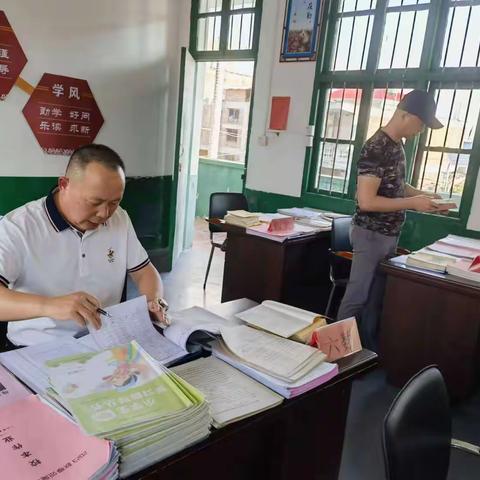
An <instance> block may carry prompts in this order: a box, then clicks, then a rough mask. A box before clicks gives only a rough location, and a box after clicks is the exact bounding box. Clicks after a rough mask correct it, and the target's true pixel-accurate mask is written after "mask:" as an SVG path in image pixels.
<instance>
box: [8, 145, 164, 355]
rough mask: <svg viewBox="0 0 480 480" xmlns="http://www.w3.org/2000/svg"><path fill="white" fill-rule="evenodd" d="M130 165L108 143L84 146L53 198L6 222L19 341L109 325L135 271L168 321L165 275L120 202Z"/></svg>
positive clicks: (11, 333)
mask: <svg viewBox="0 0 480 480" xmlns="http://www.w3.org/2000/svg"><path fill="white" fill-rule="evenodd" d="M124 190H125V166H124V163H123V161H122V160H121V158H120V157H119V156H118V154H117V153H116V152H114V151H113V150H112V149H110V148H109V147H106V146H104V145H95V144H92V145H86V146H83V147H80V148H79V149H77V150H76V151H75V152H74V153H73V154H72V156H71V157H70V161H69V163H68V166H67V169H66V173H65V176H62V177H60V178H59V180H58V186H57V188H55V189H54V190H53V191H52V192H50V194H49V195H48V196H47V197H44V198H41V199H39V200H35V201H33V202H30V203H27V204H26V205H23V206H22V207H19V208H17V209H16V210H13V211H12V212H10V213H8V214H7V215H6V216H5V217H3V218H2V219H1V220H0V321H8V322H9V324H8V339H9V340H10V342H12V343H13V344H14V345H33V344H36V343H41V342H46V341H49V340H54V339H61V338H65V337H71V336H74V335H75V334H76V333H78V332H79V331H80V330H81V329H82V328H84V327H85V326H86V325H88V324H90V325H92V326H94V327H95V328H99V327H100V325H101V312H102V311H103V310H102V309H101V307H102V306H109V305H113V304H116V303H119V302H120V300H121V295H122V291H123V286H124V282H125V275H126V273H128V274H129V275H130V277H131V278H132V280H133V281H134V282H135V284H136V286H137V288H138V291H139V293H140V294H141V295H146V297H147V300H148V306H149V310H150V313H151V316H152V320H157V321H160V322H164V321H166V316H165V306H166V303H165V301H164V300H163V298H162V297H163V286H162V281H161V278H160V275H159V273H158V272H157V270H156V269H155V267H154V266H153V265H152V264H151V263H150V260H149V258H148V255H147V252H146V251H145V249H144V248H143V247H142V245H141V244H140V242H139V241H138V238H137V236H136V234H135V231H134V229H133V226H132V224H131V221H130V218H129V217H128V214H127V213H126V212H125V210H123V209H122V208H121V207H119V203H120V201H121V200H122V197H123V192H124Z"/></svg>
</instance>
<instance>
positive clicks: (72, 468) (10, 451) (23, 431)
mask: <svg viewBox="0 0 480 480" xmlns="http://www.w3.org/2000/svg"><path fill="white" fill-rule="evenodd" d="M0 444H1V448H0V465H1V466H2V467H1V468H2V474H1V477H2V478H5V479H12V480H14V479H21V480H39V479H43V478H55V479H58V480H62V479H63V480H77V479H87V478H88V479H90V480H110V479H112V480H113V479H115V478H117V475H118V454H117V451H116V449H115V448H114V446H113V444H112V443H111V442H108V441H106V440H101V439H99V438H95V437H91V436H88V435H85V434H84V433H83V432H82V431H81V430H80V428H79V427H78V425H76V424H75V423H74V422H72V420H70V419H68V418H66V417H64V416H63V415H61V414H60V413H58V412H56V411H55V410H53V409H52V407H50V406H49V405H47V404H45V403H44V402H43V401H41V400H40V399H39V398H38V397H36V396H34V395H30V396H29V397H28V398H25V399H23V400H20V401H18V402H15V403H13V404H11V405H8V406H7V407H4V408H1V409H0Z"/></svg>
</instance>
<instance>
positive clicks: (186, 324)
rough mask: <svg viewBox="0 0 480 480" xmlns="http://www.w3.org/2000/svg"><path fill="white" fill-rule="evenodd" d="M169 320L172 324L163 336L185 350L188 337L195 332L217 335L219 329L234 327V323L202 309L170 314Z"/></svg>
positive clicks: (188, 309)
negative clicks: (200, 331)
mask: <svg viewBox="0 0 480 480" xmlns="http://www.w3.org/2000/svg"><path fill="white" fill-rule="evenodd" d="M170 320H171V322H172V324H171V325H170V326H169V327H168V328H166V329H165V330H164V331H163V334H164V335H165V337H167V338H168V339H169V340H171V341H172V342H173V343H175V344H177V345H179V346H180V347H182V348H184V349H186V346H187V340H188V337H190V335H192V333H194V332H196V331H199V330H202V331H204V332H209V333H211V334H213V335H218V334H220V329H221V328H223V327H230V326H232V324H233V325H235V323H232V322H231V321H229V320H227V319H225V318H223V317H220V316H219V315H215V314H214V313H212V312H209V311H208V310H205V309H204V308H202V307H192V308H187V309H185V310H181V311H179V312H172V313H171V314H170Z"/></svg>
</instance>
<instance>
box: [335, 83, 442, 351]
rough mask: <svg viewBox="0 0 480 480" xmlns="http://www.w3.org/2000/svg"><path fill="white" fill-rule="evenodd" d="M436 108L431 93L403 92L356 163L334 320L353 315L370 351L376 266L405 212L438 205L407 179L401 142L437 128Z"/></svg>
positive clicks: (376, 304) (378, 285)
mask: <svg viewBox="0 0 480 480" xmlns="http://www.w3.org/2000/svg"><path fill="white" fill-rule="evenodd" d="M435 110H436V104H435V100H434V98H433V96H432V95H431V94H430V93H428V92H425V91H422V90H413V91H411V92H410V93H408V94H407V95H405V97H404V98H403V99H402V101H401V102H400V103H399V104H398V107H397V109H396V110H395V112H394V114H393V117H392V118H391V120H390V121H389V122H388V124H387V125H386V126H385V127H382V128H380V129H379V130H378V131H377V132H376V133H375V134H374V135H373V136H372V137H371V138H370V139H368V140H367V142H366V143H365V145H364V146H363V149H362V151H361V153H360V159H359V160H358V164H357V168H358V177H357V206H356V212H355V214H354V216H353V220H352V227H351V230H350V239H351V242H352V246H353V261H352V269H351V273H350V279H349V282H348V285H347V289H346V292H345V296H344V298H343V300H342V303H341V305H340V308H339V311H338V315H337V318H338V319H339V320H342V319H344V318H348V317H352V316H356V317H357V319H358V320H360V321H359V324H360V334H361V337H362V343H363V345H364V346H365V347H367V348H370V349H372V350H375V351H378V349H377V329H378V317H379V315H380V313H381V307H382V300H383V293H384V279H383V278H382V276H380V275H379V274H378V272H377V267H378V265H379V263H380V262H381V261H382V260H384V259H386V258H390V257H393V256H395V252H396V248H397V243H398V238H399V236H400V232H401V228H402V226H403V223H404V221H405V211H406V210H408V209H411V210H417V211H420V212H432V211H438V210H440V209H441V206H440V205H439V204H438V203H436V202H435V199H438V198H440V196H439V195H436V194H434V193H429V192H423V191H421V190H417V189H416V188H414V187H412V186H411V185H409V184H408V183H406V181H405V170H406V168H405V167H406V165H405V163H406V162H405V152H404V149H403V142H402V139H403V138H406V139H408V138H412V137H414V136H415V135H418V134H419V133H421V132H422V131H423V130H424V128H425V125H426V126H427V127H429V128H432V129H436V128H441V127H442V126H443V125H442V124H441V123H440V122H439V120H437V118H436V117H435Z"/></svg>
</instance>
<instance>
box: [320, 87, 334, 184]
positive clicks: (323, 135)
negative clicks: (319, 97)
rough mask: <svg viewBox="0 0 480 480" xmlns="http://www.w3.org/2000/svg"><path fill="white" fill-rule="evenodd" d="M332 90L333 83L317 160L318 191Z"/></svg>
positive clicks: (329, 91)
mask: <svg viewBox="0 0 480 480" xmlns="http://www.w3.org/2000/svg"><path fill="white" fill-rule="evenodd" d="M332 90H333V82H331V83H330V88H329V90H328V104H327V111H326V114H325V116H324V119H323V126H322V130H323V131H322V136H321V137H320V141H321V152H318V153H319V155H318V159H317V172H316V179H317V182H316V183H317V185H316V186H317V189H319V188H320V177H321V173H322V167H323V154H324V152H325V138H326V136H327V135H326V134H327V127H328V116H329V114H330V102H331V98H332Z"/></svg>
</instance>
